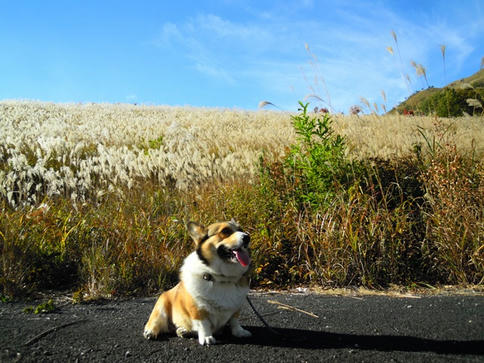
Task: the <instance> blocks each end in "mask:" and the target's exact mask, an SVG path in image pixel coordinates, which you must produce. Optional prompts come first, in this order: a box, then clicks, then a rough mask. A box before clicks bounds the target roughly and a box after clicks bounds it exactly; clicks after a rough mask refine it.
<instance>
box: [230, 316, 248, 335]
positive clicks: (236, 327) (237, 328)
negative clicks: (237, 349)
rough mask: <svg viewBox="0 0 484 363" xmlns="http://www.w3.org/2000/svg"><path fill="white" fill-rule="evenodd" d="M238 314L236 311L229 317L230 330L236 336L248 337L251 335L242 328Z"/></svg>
mask: <svg viewBox="0 0 484 363" xmlns="http://www.w3.org/2000/svg"><path fill="white" fill-rule="evenodd" d="M238 316H239V313H238V312H237V313H235V314H234V315H233V316H232V317H231V318H230V330H231V331H232V335H233V336H234V337H237V338H248V337H250V336H252V333H251V332H250V331H248V330H246V329H244V328H242V326H241V325H240V322H239V319H238Z"/></svg>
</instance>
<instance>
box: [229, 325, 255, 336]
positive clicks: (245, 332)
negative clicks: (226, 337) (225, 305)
mask: <svg viewBox="0 0 484 363" xmlns="http://www.w3.org/2000/svg"><path fill="white" fill-rule="evenodd" d="M232 335H233V336H234V337H237V338H249V337H251V336H252V333H251V332H250V331H248V330H246V329H244V328H242V327H241V326H239V327H237V328H236V329H232Z"/></svg>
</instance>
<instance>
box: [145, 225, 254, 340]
mask: <svg viewBox="0 0 484 363" xmlns="http://www.w3.org/2000/svg"><path fill="white" fill-rule="evenodd" d="M187 229H188V233H189V235H190V236H191V237H192V239H193V241H194V242H195V251H193V252H192V253H191V254H190V255H188V256H187V257H186V258H185V260H184V261H183V265H182V267H181V269H180V282H179V283H178V284H177V285H176V286H175V287H173V288H172V289H171V290H168V291H165V292H164V293H163V294H162V295H161V296H160V297H159V298H158V300H157V302H156V304H155V307H154V309H153V311H152V312H151V315H150V318H149V320H148V322H147V323H146V325H145V328H144V334H143V335H144V337H145V338H146V339H155V338H157V337H158V335H159V334H162V333H168V332H176V334H177V335H178V336H180V337H183V336H185V335H187V334H190V333H197V334H198V342H199V343H200V344H201V345H211V344H215V342H216V340H215V338H214V337H213V335H214V333H215V332H217V331H218V330H220V329H221V328H223V327H224V326H225V325H227V323H228V324H229V325H230V329H231V332H232V335H234V336H236V337H250V336H251V333H250V332H249V331H248V330H246V329H244V328H242V326H241V325H240V323H239V320H238V319H237V317H238V315H239V311H240V309H241V307H242V304H243V302H244V299H245V298H246V296H247V294H248V292H249V278H248V276H247V275H248V271H249V265H250V254H249V242H250V236H249V234H248V233H245V232H244V231H243V230H242V228H241V227H240V226H239V224H238V223H236V222H235V221H234V220H233V219H232V220H231V221H229V222H220V223H214V224H211V225H210V226H208V227H206V228H205V227H204V226H203V225H201V224H198V223H195V222H189V223H188V224H187Z"/></svg>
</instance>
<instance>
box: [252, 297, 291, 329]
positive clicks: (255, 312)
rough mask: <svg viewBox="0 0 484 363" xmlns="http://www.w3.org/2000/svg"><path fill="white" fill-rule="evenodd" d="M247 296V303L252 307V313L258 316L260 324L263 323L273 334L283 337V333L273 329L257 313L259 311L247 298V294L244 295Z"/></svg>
mask: <svg viewBox="0 0 484 363" xmlns="http://www.w3.org/2000/svg"><path fill="white" fill-rule="evenodd" d="M246 298H247V302H248V303H249V305H250V307H251V308H252V310H253V311H254V314H255V315H256V316H257V317H258V318H259V320H260V321H262V324H264V325H265V327H266V328H267V329H268V330H269V331H270V332H271V333H272V334H274V335H277V336H279V337H284V334H282V333H279V332H278V331H277V330H275V329H274V328H272V327H271V326H270V325H269V324H267V322H266V321H265V320H264V318H263V317H262V315H260V314H259V312H258V311H257V310H256V309H255V307H254V305H253V304H252V301H250V299H249V296H248V295H247V296H246Z"/></svg>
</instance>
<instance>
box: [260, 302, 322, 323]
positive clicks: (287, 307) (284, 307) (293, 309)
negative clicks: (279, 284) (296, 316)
mask: <svg viewBox="0 0 484 363" xmlns="http://www.w3.org/2000/svg"><path fill="white" fill-rule="evenodd" d="M267 302H268V303H269V304H275V305H279V306H280V308H282V309H287V310H292V311H298V312H300V313H303V314H306V315H309V316H311V317H313V318H316V319H319V316H317V315H316V314H313V313H311V312H309V311H305V310H302V309H299V308H296V307H294V306H291V305H287V304H283V303H281V302H279V301H275V300H267Z"/></svg>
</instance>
